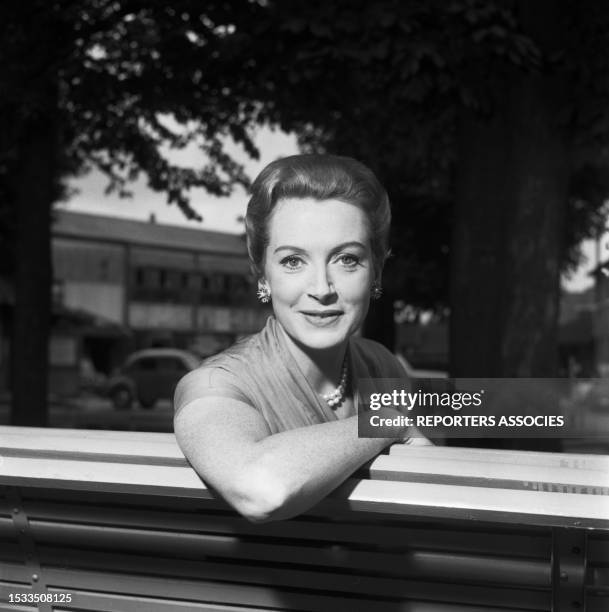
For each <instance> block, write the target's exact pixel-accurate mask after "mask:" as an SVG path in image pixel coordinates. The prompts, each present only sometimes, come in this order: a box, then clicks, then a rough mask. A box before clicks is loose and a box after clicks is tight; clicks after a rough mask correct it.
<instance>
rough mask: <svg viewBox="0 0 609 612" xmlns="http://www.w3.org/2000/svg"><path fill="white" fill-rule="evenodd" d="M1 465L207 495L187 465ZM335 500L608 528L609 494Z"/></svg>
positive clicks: (26, 475) (35, 478)
mask: <svg viewBox="0 0 609 612" xmlns="http://www.w3.org/2000/svg"><path fill="white" fill-rule="evenodd" d="M1 469H2V472H1V473H0V484H6V485H14V486H34V487H53V488H57V489H79V490H85V491H109V492H117V493H121V492H129V493H133V494H154V495H170V496H188V497H197V498H203V499H205V498H210V497H211V493H210V492H209V491H208V490H207V489H206V488H205V486H204V484H203V483H202V481H201V480H200V479H199V478H198V476H197V475H196V474H195V472H194V471H193V470H192V469H191V468H180V467H164V466H148V465H139V464H126V465H125V464H120V463H110V462H93V461H69V460H53V459H48V460H41V459H27V458H20V457H6V458H5V459H4V463H3V465H2V468H1ZM592 499H593V500H594V503H591V500H592ZM332 500H335V501H340V502H341V503H347V504H348V507H349V508H350V509H351V510H356V511H360V512H381V513H390V514H412V515H415V516H421V515H422V514H424V515H425V516H428V517H444V518H455V519H475V520H483V521H492V522H506V523H521V524H524V525H527V524H528V525H554V526H587V527H595V526H596V527H604V528H607V527H609V496H600V495H599V496H596V497H594V498H592V497H591V496H588V495H578V494H575V493H561V494H558V493H549V492H542V491H520V490H503V489H492V490H490V491H489V489H487V488H484V487H473V486H471V487H470V486H457V485H446V484H428V483H410V482H392V481H373V480H354V479H350V480H348V481H347V482H346V483H345V484H343V485H342V486H341V487H339V488H338V489H337V490H336V491H335V492H334V493H332V494H331V495H330V501H332ZM344 500H346V501H344ZM322 503H323V502H322Z"/></svg>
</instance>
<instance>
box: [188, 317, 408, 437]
mask: <svg viewBox="0 0 609 612" xmlns="http://www.w3.org/2000/svg"><path fill="white" fill-rule="evenodd" d="M347 359H348V360H349V371H350V379H351V381H352V385H354V386H356V385H357V381H358V379H362V378H402V379H403V378H404V377H405V373H404V370H403V369H402V367H401V365H400V364H399V362H398V361H397V359H396V358H395V356H394V355H392V354H391V353H390V352H389V351H388V350H387V349H386V348H385V347H384V346H382V345H381V344H379V343H377V342H374V341H372V340H367V339H365V338H359V337H351V338H350V339H349V345H348V350H347ZM355 390H356V389H354V392H355ZM202 397H220V398H231V399H234V400H236V401H239V402H243V403H245V404H248V405H249V406H253V407H254V408H255V409H256V410H258V411H259V412H260V414H261V415H262V416H263V418H264V419H265V421H266V422H267V424H268V426H269V429H270V431H271V433H272V434H275V433H279V432H281V431H286V430H289V429H295V428H298V427H306V426H308V425H315V424H317V423H326V422H329V421H335V420H336V419H337V416H336V415H335V414H334V412H333V411H332V409H331V408H330V407H329V406H328V404H327V402H325V401H324V400H323V399H322V398H321V397H320V396H319V394H318V393H316V391H315V390H314V389H313V388H312V387H311V385H310V383H309V381H308V380H307V378H306V377H305V376H304V375H303V373H302V371H301V369H300V367H299V365H298V363H297V362H296V360H295V359H294V357H293V356H292V354H291V353H290V351H289V349H288V347H287V345H286V340H285V338H284V335H283V333H282V331H281V330H280V329H279V324H278V322H277V320H276V319H275V317H273V316H270V317H269V318H268V320H267V322H266V325H265V326H264V328H263V329H262V330H261V331H260V332H258V333H257V334H254V335H252V336H249V337H247V338H245V339H243V340H241V341H240V342H237V343H236V344H234V345H233V346H231V347H230V348H228V349H227V350H225V351H223V352H222V353H219V354H218V355H214V356H213V357H210V358H209V359H207V360H205V361H204V362H203V364H202V365H201V367H200V368H199V370H198V371H197V384H196V385H194V386H191V387H190V388H189V391H188V397H181V398H180V400H181V401H180V403H179V406H177V410H180V408H181V407H183V406H185V405H186V404H188V403H190V402H191V401H193V400H195V399H198V398H202ZM176 414H177V413H176Z"/></svg>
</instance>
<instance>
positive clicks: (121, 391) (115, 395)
mask: <svg viewBox="0 0 609 612" xmlns="http://www.w3.org/2000/svg"><path fill="white" fill-rule="evenodd" d="M110 397H111V399H112V403H113V404H114V407H115V408H116V409H117V410H129V409H130V408H131V406H132V405H133V393H131V390H130V389H129V388H128V387H116V389H113V390H112V392H111V394H110Z"/></svg>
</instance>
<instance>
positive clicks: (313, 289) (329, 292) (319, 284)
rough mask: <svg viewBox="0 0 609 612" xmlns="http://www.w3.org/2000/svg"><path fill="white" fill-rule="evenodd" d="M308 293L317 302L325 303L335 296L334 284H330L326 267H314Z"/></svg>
mask: <svg viewBox="0 0 609 612" xmlns="http://www.w3.org/2000/svg"><path fill="white" fill-rule="evenodd" d="M308 293H309V295H310V296H311V297H312V298H315V299H316V300H319V301H325V300H327V299H328V298H331V297H333V296H335V295H336V290H335V289H334V284H333V283H332V279H331V277H330V275H329V274H328V270H327V268H326V266H318V267H316V269H315V270H314V274H313V278H312V279H311V286H310V287H309V292H308Z"/></svg>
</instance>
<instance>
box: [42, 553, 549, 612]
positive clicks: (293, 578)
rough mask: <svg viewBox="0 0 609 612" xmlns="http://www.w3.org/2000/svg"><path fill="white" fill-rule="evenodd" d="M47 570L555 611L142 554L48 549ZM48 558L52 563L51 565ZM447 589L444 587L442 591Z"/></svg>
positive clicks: (485, 596) (457, 589)
mask: <svg viewBox="0 0 609 612" xmlns="http://www.w3.org/2000/svg"><path fill="white" fill-rule="evenodd" d="M41 556H42V560H43V562H44V563H45V565H49V566H51V565H57V564H59V563H61V564H65V565H68V566H70V567H75V568H77V569H86V570H91V569H96V570H97V571H100V570H110V571H121V573H127V574H129V573H130V572H131V571H133V568H134V567H136V568H137V571H138V573H140V574H142V573H148V572H150V573H153V574H154V573H156V574H157V575H158V574H162V575H163V576H166V577H169V576H171V577H172V578H175V577H181V578H184V579H194V578H196V579H201V580H206V581H229V582H231V583H248V584H258V585H265V584H273V585H275V586H280V587H283V588H296V589H310V590H311V589H312V590H316V591H320V590H323V591H326V592H332V591H335V592H343V593H353V594H355V593H361V594H362V595H367V596H368V597H375V598H381V599H382V598H387V597H392V598H408V599H415V600H419V599H420V600H425V599H427V600H433V601H439V602H440V601H442V602H454V603H466V602H467V603H470V604H475V605H489V606H496V605H505V606H512V607H520V606H521V607H523V608H526V609H531V610H544V609H548V608H549V603H550V592H549V590H545V591H543V590H537V589H535V590H534V589H524V588H515V587H513V586H511V587H504V586H500V585H493V586H481V585H479V584H462V583H442V582H438V581H437V580H432V581H415V580H407V579H403V578H387V577H378V576H375V577H369V576H360V575H354V574H347V573H341V572H340V571H337V570H333V569H327V570H326V571H323V572H315V571H306V570H303V569H292V568H289V567H267V566H262V565H245V564H244V562H243V561H240V562H236V563H231V564H230V565H227V564H223V563H216V562H214V561H213V560H205V561H187V560H180V561H176V560H175V559H163V558H158V557H157V558H154V559H153V558H150V557H144V556H138V555H131V554H130V555H129V556H128V557H127V556H124V555H123V556H120V555H117V554H113V553H103V552H98V551H88V552H87V554H86V556H85V555H83V554H82V553H81V552H80V551H70V550H63V549H56V548H48V549H47V548H46V547H44V548H42V549H41ZM46 559H49V560H50V561H49V562H47V561H46ZM440 587H441V588H440Z"/></svg>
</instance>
